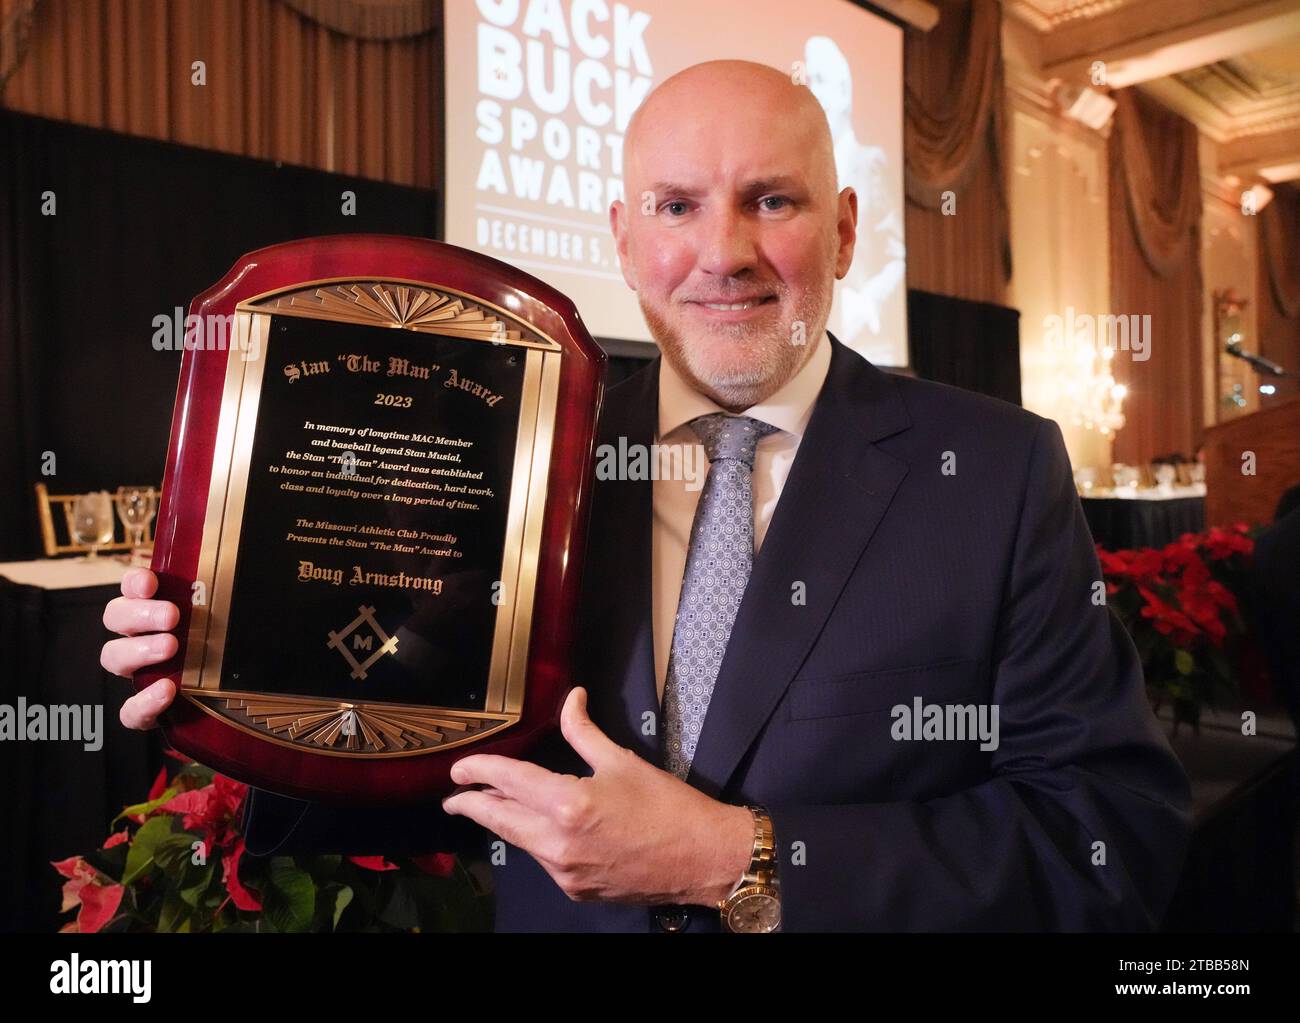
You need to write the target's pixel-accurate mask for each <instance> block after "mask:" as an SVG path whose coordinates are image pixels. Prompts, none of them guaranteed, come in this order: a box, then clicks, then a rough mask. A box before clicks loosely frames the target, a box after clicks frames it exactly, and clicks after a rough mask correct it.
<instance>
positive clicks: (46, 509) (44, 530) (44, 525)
mask: <svg viewBox="0 0 1300 1023" xmlns="http://www.w3.org/2000/svg"><path fill="white" fill-rule="evenodd" d="M140 489H142V490H145V491H147V492H148V493H150V494H152V495H153V496H154V498H155V500H156V499H157V498H158V497H159V495H160V494H161V492H162V491H161V489H160V488H157V487H141V488H140ZM81 496H82V495H81V494H51V493H50V492H49V490H48V489H47V488H46V486H45V484H44V483H37V484H36V511H37V516H38V517H39V518H40V523H41V543H42V544H43V545H44V547H45V556H46V557H48V558H53V557H57V556H58V555H60V554H85V553H87V552H89V551H90V549H91V545H90V544H84V543H81V542H80V541H78V540H77V534H76V532H75V531H74V530H73V528H72V506H73V504H74V503H75V502H76V500H77V498H79V497H81ZM113 496H114V495H113V494H112V493H111V492H110V494H109V499H110V500H112V498H113ZM55 504H58V505H61V506H62V508H63V514H62V515H61V516H56V515H55V514H54V510H53V506H54V505H55ZM155 507H156V506H155ZM58 519H62V521H63V526H64V533H65V535H66V536H67V540H68V542H67V543H61V542H60V538H59V534H58V531H57V530H56V529H55V526H54V523H55V522H56V521H57V520H58ZM156 519H157V514H156V513H155V515H154V517H153V518H151V519H150V520H149V521H148V523H147V524H146V525H145V529H144V543H145V544H146V545H148V544H151V543H153V524H154V522H155V521H156ZM119 532H123V527H122V523H121V520H120V518H119V516H118V515H117V508H116V505H114V508H113V540H112V542H111V543H105V544H96V545H95V550H99V551H129V550H131V548H132V547H133V546H134V545H133V544H132V543H130V542H129V541H128V540H127V539H126V537H125V533H124V532H123V538H122V539H121V540H119V539H118V538H117V536H118V533H119Z"/></svg>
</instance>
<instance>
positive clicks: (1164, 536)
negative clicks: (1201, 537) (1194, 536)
mask: <svg viewBox="0 0 1300 1023" xmlns="http://www.w3.org/2000/svg"><path fill="white" fill-rule="evenodd" d="M1081 503H1082V504H1083V514H1084V516H1085V517H1086V518H1087V520H1088V528H1089V529H1091V530H1092V538H1093V540H1094V541H1096V542H1097V543H1099V544H1101V545H1102V546H1103V547H1105V548H1106V549H1107V550H1112V551H1118V550H1134V549H1136V548H1138V547H1163V546H1165V544H1167V543H1172V542H1173V541H1174V540H1177V539H1178V538H1179V537H1180V536H1182V535H1183V534H1184V533H1199V532H1200V531H1201V530H1203V529H1204V528H1205V498H1203V497H1174V498H1170V499H1169V500H1167V501H1143V500H1138V499H1134V498H1127V499H1126V498H1115V497H1085V498H1083V499H1082V501H1081Z"/></svg>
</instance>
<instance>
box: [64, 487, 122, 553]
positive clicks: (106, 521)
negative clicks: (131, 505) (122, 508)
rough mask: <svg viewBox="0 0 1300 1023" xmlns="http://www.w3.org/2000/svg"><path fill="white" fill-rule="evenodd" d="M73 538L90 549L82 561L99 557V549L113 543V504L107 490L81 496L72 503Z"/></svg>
mask: <svg viewBox="0 0 1300 1023" xmlns="http://www.w3.org/2000/svg"><path fill="white" fill-rule="evenodd" d="M72 536H73V538H74V539H75V540H76V541H77V543H80V544H86V545H88V546H89V547H90V553H89V554H88V555H86V556H85V557H84V558H82V559H81V560H82V561H92V560H94V559H95V558H97V557H98V556H99V548H100V547H102V546H103V545H104V544H110V543H112V542H113V502H112V500H111V499H110V498H109V496H108V491H107V490H99V491H96V492H94V493H92V494H79V495H78V496H77V498H76V500H75V501H73V502H72Z"/></svg>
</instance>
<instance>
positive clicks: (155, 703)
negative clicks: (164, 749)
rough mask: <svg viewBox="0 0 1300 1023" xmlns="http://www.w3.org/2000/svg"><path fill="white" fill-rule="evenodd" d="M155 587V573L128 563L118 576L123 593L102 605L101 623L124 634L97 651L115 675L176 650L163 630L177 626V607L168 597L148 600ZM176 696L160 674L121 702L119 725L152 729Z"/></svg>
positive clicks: (103, 663) (169, 682)
mask: <svg viewBox="0 0 1300 1023" xmlns="http://www.w3.org/2000/svg"><path fill="white" fill-rule="evenodd" d="M157 590H158V577H157V576H156V575H154V574H153V573H152V572H151V571H149V570H148V569H147V568H133V569H131V570H130V571H129V572H127V573H126V575H124V576H122V595H121V596H120V597H114V598H113V599H112V600H110V601H109V602H108V606H107V607H106V608H104V628H106V629H108V630H109V632H116V633H119V634H121V635H122V636H125V637H128V638H126V639H110V640H109V641H108V642H107V643H105V644H104V649H103V650H102V651H100V654H99V663H100V664H102V665H103V666H104V667H105V668H106V669H107V670H108V671H111V672H112V673H113V674H114V675H125V676H127V677H130V676H131V675H133V674H134V673H135V672H136V671H138V670H139V669H141V668H144V667H147V666H148V665H150V664H157V663H158V662H159V661H165V660H167V658H169V657H171V656H173V655H174V654H175V653H176V650H177V648H178V646H179V644H178V642H177V639H176V637H175V636H173V635H172V634H171V633H170V632H167V631H166V630H167V629H174V628H176V625H177V623H178V622H180V620H181V611H180V608H178V607H177V606H176V605H175V604H173V603H171V602H170V601H166V600H150V599H148V598H150V597H152V596H153V595H154V593H156V592H157ZM175 697H176V686H175V684H173V682H172V680H171V679H167V678H163V679H159V680H158V681H157V682H155V683H154V684H153V685H151V686H150V687H149V688H148V689H142V690H141V691H140V692H138V693H136V694H135V695H134V696H132V697H131V698H130V699H128V700H127V701H126V702H125V703H123V704H122V710H121V712H120V714H119V716H120V717H121V719H122V724H124V725H126V727H127V728H135V729H139V730H144V729H148V728H153V727H154V726H155V725H156V724H157V723H158V715H159V714H161V713H162V712H163V711H165V710H166V709H167V708H168V707H170V706H171V702H172V700H173V699H175Z"/></svg>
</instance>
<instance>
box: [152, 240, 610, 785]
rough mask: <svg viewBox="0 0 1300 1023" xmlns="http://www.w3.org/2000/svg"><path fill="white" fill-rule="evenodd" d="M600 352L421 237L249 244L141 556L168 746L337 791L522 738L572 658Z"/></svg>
mask: <svg viewBox="0 0 1300 1023" xmlns="http://www.w3.org/2000/svg"><path fill="white" fill-rule="evenodd" d="M604 364H605V356H604V354H603V353H602V352H601V350H600V349H599V347H597V345H596V344H595V342H594V341H592V339H591V337H590V336H589V335H588V334H587V331H586V329H585V328H584V327H583V325H582V321H581V320H580V318H579V317H578V314H577V312H576V310H575V309H574V307H573V304H572V303H571V302H570V301H569V300H568V299H566V298H565V297H564V296H563V295H561V294H559V293H558V292H556V291H555V290H553V289H552V288H550V287H548V286H547V285H545V284H543V283H542V282H540V281H538V280H536V279H535V278H533V277H530V276H528V275H527V274H524V273H521V272H520V271H518V270H515V269H513V268H512V267H510V266H508V265H506V264H504V263H501V262H498V261H496V260H493V259H489V258H487V257H485V256H482V255H479V254H477V253H474V252H470V251H467V250H464V249H459V248H454V247H452V246H449V245H443V244H440V243H438V242H432V241H425V240H421V239H415V238H398V237H388V236H373V235H351V236H343V237H331V238H317V239H308V240H304V241H297V242H290V243H287V244H284V245H276V246H273V247H271V248H267V249H262V250H260V251H258V252H254V253H251V254H249V255H248V256H245V257H244V258H243V259H242V260H240V262H239V263H237V264H236V265H235V266H234V268H233V269H231V271H230V272H229V273H228V274H227V275H226V276H225V278H224V279H223V280H222V281H220V282H219V283H218V284H217V285H215V286H214V287H213V288H211V289H210V290H208V291H207V292H205V293H204V294H202V295H200V296H199V297H198V298H196V299H195V300H194V303H193V305H192V306H191V309H190V317H189V319H187V321H186V338H185V352H184V354H183V356H182V360H181V370H180V383H179V386H178V388H177V395H176V409H175V415H174V417H173V420H172V428H171V440H170V446H169V450H168V455H167V465H166V470H165V474H164V476H163V487H162V500H161V505H160V508H159V513H158V525H157V530H156V533H155V546H154V555H153V570H154V571H155V572H156V573H157V574H158V577H159V580H160V582H159V590H158V597H159V598H160V599H165V600H170V601H173V602H174V603H176V604H177V605H179V606H180V608H181V620H180V625H179V627H178V629H177V635H178V637H179V640H180V649H179V651H178V653H177V654H176V656H175V657H174V658H173V659H172V660H170V661H168V662H166V663H164V664H162V665H157V666H154V667H153V668H150V669H147V670H144V671H141V672H139V673H137V675H136V685H137V688H143V687H144V686H146V685H148V684H150V683H152V682H154V681H155V680H157V679H159V678H162V677H168V678H171V679H173V680H174V681H175V682H176V683H177V686H178V689H179V693H178V696H177V699H176V701H175V703H174V704H173V706H172V708H171V709H170V710H169V711H168V713H167V714H166V715H165V716H164V718H163V720H162V725H163V728H164V732H165V734H166V737H167V739H168V740H169V741H170V742H171V743H172V745H174V746H175V747H176V748H177V749H178V750H180V751H182V752H184V753H186V754H188V755H190V756H192V757H194V758H195V759H196V760H198V761H200V762H201V763H204V764H206V765H208V766H210V767H213V768H215V769H216V770H218V771H221V772H222V773H224V774H228V775H230V776H231V777H233V778H237V779H239V780H240V781H244V782H247V783H249V784H252V785H256V786H258V787H261V788H266V789H270V790H272V791H277V792H281V793H284V794H287V795H292V796H298V797H301V798H308V799H326V800H330V801H336V802H353V803H371V804H373V803H378V802H393V801H412V800H427V799H433V798H436V797H437V796H439V795H441V794H445V793H446V792H448V791H450V790H451V788H453V787H454V786H453V785H452V783H451V782H450V780H449V771H450V768H451V765H452V764H453V763H454V762H455V761H456V760H457V759H458V758H460V757H462V756H464V755H466V754H467V753H471V752H475V753H477V752H487V753H501V754H505V755H509V756H522V755H526V753H527V751H528V750H529V748H530V747H531V746H532V745H533V744H534V743H535V742H536V741H537V740H538V739H539V738H540V737H541V736H542V735H543V734H545V733H546V732H547V731H549V730H551V729H553V728H554V727H555V726H556V724H557V722H558V717H559V711H560V708H561V706H562V705H563V701H564V698H565V696H566V695H567V693H568V691H569V689H570V687H571V686H572V685H574V684H575V682H576V680H574V679H572V678H571V677H570V669H569V664H570V655H571V652H572V647H573V644H574V642H575V635H574V632H575V628H576V619H577V603H578V590H579V584H580V577H581V572H582V560H583V554H584V549H585V543H586V524H587V513H588V505H589V503H590V487H591V468H592V458H593V447H594V443H595V441H594V438H595V429H596V419H597V415H598V413H599V409H600V402H601V387H602V380H603V376H604Z"/></svg>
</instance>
